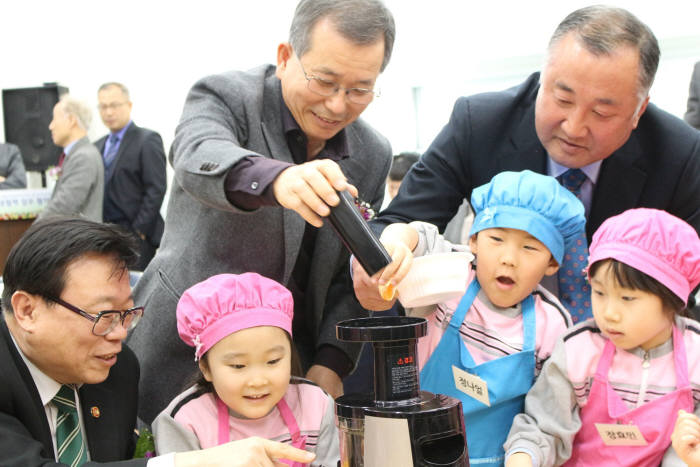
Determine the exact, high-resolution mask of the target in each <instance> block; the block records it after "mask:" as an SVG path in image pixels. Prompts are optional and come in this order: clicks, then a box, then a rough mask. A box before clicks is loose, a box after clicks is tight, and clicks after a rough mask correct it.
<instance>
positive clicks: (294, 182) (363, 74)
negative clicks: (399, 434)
mask: <svg viewBox="0 0 700 467" xmlns="http://www.w3.org/2000/svg"><path fill="white" fill-rule="evenodd" d="M394 35H395V29H394V20H393V17H392V15H391V13H390V12H389V11H388V10H387V9H386V7H384V5H383V4H382V3H381V2H380V1H379V0H322V1H319V0H302V1H301V2H300V3H299V4H298V6H297V9H296V11H295V14H294V18H293V20H292V26H291V29H290V38H289V42H285V43H282V44H280V45H279V46H278V48H277V66H276V67H275V66H272V65H265V66H261V67H258V68H255V69H253V70H250V71H247V72H238V71H234V72H229V73H224V74H220V75H216V76H210V77H206V78H204V79H202V80H201V81H199V82H198V83H197V84H195V86H194V87H193V88H192V90H191V91H190V93H189V95H188V97H187V101H186V103H185V108H184V111H183V115H182V118H181V121H180V124H179V126H178V128H177V130H176V134H175V140H174V142H173V146H172V151H171V153H170V157H171V162H172V164H173V166H174V168H175V179H174V180H173V186H172V193H171V196H170V204H169V206H168V214H167V218H166V222H165V234H164V236H163V242H162V244H161V246H160V249H159V251H158V252H157V253H156V256H155V258H154V259H153V260H152V261H151V264H150V265H149V267H148V268H147V269H146V271H145V274H144V276H143V277H142V278H141V280H140V281H139V284H138V285H137V287H136V289H135V296H136V297H137V298H138V301H139V302H142V303H144V304H145V305H146V306H147V307H148V308H149V310H154V311H153V316H149V318H148V319H145V320H144V322H143V323H142V324H141V325H140V326H139V328H138V329H137V330H136V332H135V333H134V334H133V335H132V337H130V340H129V343H130V345H132V347H133V348H134V350H135V351H136V353H137V355H138V356H139V360H140V362H141V368H142V372H143V375H144V381H146V384H145V386H143V389H142V394H141V400H142V401H144V402H145V401H148V404H142V408H141V411H140V416H141V418H142V419H144V420H145V421H150V420H152V419H153V418H154V417H155V416H156V415H157V414H158V411H159V410H160V409H162V408H164V407H165V406H166V405H167V403H168V402H169V401H170V400H171V398H172V397H174V396H175V395H176V394H177V392H178V391H179V389H180V388H181V387H182V383H184V381H185V379H186V378H187V377H188V376H189V374H190V373H192V372H194V371H196V366H195V365H194V362H193V361H192V358H191V355H190V354H191V352H190V350H189V349H188V348H187V347H186V346H185V345H184V344H183V343H182V342H180V341H179V339H178V337H177V330H176V322H175V307H176V304H177V300H178V297H179V296H180V294H181V293H182V292H183V291H184V290H185V289H187V288H188V287H190V286H191V285H193V284H195V283H197V282H199V281H202V280H204V279H206V278H207V277H209V276H211V275H213V274H220V273H242V272H246V271H254V272H257V273H259V274H262V275H264V276H266V277H269V278H272V279H274V280H276V281H278V282H280V283H282V284H284V285H286V286H287V287H288V288H289V289H290V290H291V291H292V293H293V296H294V301H295V313H294V314H295V320H294V324H293V338H294V342H295V344H296V347H297V348H298V351H299V354H300V357H301V360H302V364H303V366H304V367H305V371H306V376H307V377H308V378H309V379H312V380H314V381H315V382H317V383H318V384H319V385H320V386H321V387H323V388H324V389H325V390H326V391H328V392H329V393H330V394H331V395H333V396H337V395H339V394H341V393H342V384H341V378H342V377H343V376H344V375H346V374H348V373H349V372H350V371H351V369H352V368H353V365H354V361H355V359H356V356H357V353H358V351H359V348H355V347H352V346H350V345H347V344H345V343H342V342H339V341H338V340H337V339H336V337H335V323H336V322H337V321H339V320H342V319H345V318H351V317H357V316H362V315H364V311H363V310H362V309H361V308H360V306H359V304H358V303H357V301H356V300H355V299H354V297H353V294H352V293H345V292H343V293H337V290H340V287H339V286H338V285H339V284H340V283H342V282H344V281H347V282H348V283H349V268H348V263H347V258H348V253H347V252H346V251H345V250H344V247H343V245H342V244H341V242H340V240H339V239H338V237H337V236H336V234H335V233H334V232H333V230H332V229H331V227H330V225H328V223H327V222H326V223H323V222H322V219H323V217H325V216H327V215H328V214H329V206H333V205H336V204H337V203H338V202H339V199H338V196H337V194H336V190H346V189H347V190H350V192H351V193H352V194H353V195H354V196H358V197H359V198H360V199H361V200H362V201H364V202H367V203H369V204H371V205H372V207H373V208H374V209H375V210H378V209H379V207H380V205H381V201H382V198H383V194H384V180H385V178H386V175H387V172H388V170H389V166H390V163H391V147H390V145H389V142H388V141H387V140H386V139H385V138H384V137H382V136H381V135H379V134H378V133H377V132H376V131H375V130H374V129H372V128H371V127H370V126H368V125H367V124H366V123H364V122H363V121H361V120H359V119H358V117H359V116H360V114H361V113H362V112H363V111H364V110H365V109H366V108H367V106H368V105H369V104H370V103H371V102H372V100H373V99H375V98H376V96H377V95H378V86H377V78H378V76H379V74H380V72H381V71H382V70H384V67H385V66H386V65H387V62H388V61H389V57H390V55H391V50H392V47H393V41H394ZM154 344H155V345H154ZM158 348H160V350H157V349H158ZM163 348H166V349H167V351H162V349H163Z"/></svg>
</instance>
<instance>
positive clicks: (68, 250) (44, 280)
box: [2, 216, 138, 312]
mask: <svg viewBox="0 0 700 467" xmlns="http://www.w3.org/2000/svg"><path fill="white" fill-rule="evenodd" d="M90 253H95V254H99V255H105V256H109V257H111V258H112V259H113V261H114V267H115V271H118V270H120V269H121V270H126V269H128V268H129V267H131V266H133V265H134V264H135V262H136V260H137V258H138V253H137V249H136V243H135V240H134V238H133V236H132V235H131V234H129V233H128V232H125V231H124V230H122V229H121V228H120V227H118V226H116V225H114V224H101V223H97V222H93V221H89V220H86V219H79V218H68V217H59V216H56V217H51V218H47V219H45V220H40V221H37V222H34V224H32V226H31V227H29V229H27V231H26V232H25V233H24V235H22V238H20V239H19V241H18V242H17V243H16V244H15V246H14V247H12V250H11V251H10V255H9V256H8V258H7V262H6V263H5V271H4V273H3V282H4V289H3V292H2V306H3V309H4V310H5V311H8V312H12V304H11V299H12V294H14V293H15V292H16V291H17V290H23V291H25V292H27V293H30V294H34V295H39V296H41V297H44V298H48V297H60V296H61V293H62V292H63V288H64V287H65V280H66V277H65V272H66V267H68V265H69V264H71V263H72V262H73V261H75V260H77V259H79V258H81V257H83V256H85V255H87V254H90Z"/></svg>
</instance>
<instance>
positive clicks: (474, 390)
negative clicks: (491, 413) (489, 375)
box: [452, 365, 491, 407]
mask: <svg viewBox="0 0 700 467" xmlns="http://www.w3.org/2000/svg"><path fill="white" fill-rule="evenodd" d="M452 375H453V376H454V378H455V387H456V388H457V389H459V390H460V391H462V392H463V393H465V394H466V395H468V396H469V397H472V398H474V399H476V400H478V401H479V402H481V403H482V404H485V405H488V406H489V407H491V403H490V402H489V387H488V385H487V384H486V381H484V380H483V379H481V378H479V377H478V376H476V375H473V374H471V373H467V372H466V371H464V370H461V369H459V368H457V367H456V366H454V365H452Z"/></svg>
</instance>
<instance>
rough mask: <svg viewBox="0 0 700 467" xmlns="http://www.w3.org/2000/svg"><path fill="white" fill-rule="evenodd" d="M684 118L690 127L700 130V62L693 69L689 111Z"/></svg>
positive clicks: (689, 92)
mask: <svg viewBox="0 0 700 467" xmlns="http://www.w3.org/2000/svg"><path fill="white" fill-rule="evenodd" d="M683 118H684V119H685V121H686V122H688V124H689V125H690V126H692V127H693V128H695V129H697V130H700V62H697V63H696V64H695V68H693V76H692V77H691V78H690V89H689V91H688V109H687V110H686V112H685V115H684V117H683Z"/></svg>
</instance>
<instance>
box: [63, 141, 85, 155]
mask: <svg viewBox="0 0 700 467" xmlns="http://www.w3.org/2000/svg"><path fill="white" fill-rule="evenodd" d="M81 139H82V138H78V139H76V140H75V141H73V142H72V143H70V144H69V145H68V146H66V147H65V148H63V154H65V155H66V156H68V154H70V151H71V149H73V146H75V144H76V143H77V142H78V141H80V140H81Z"/></svg>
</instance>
